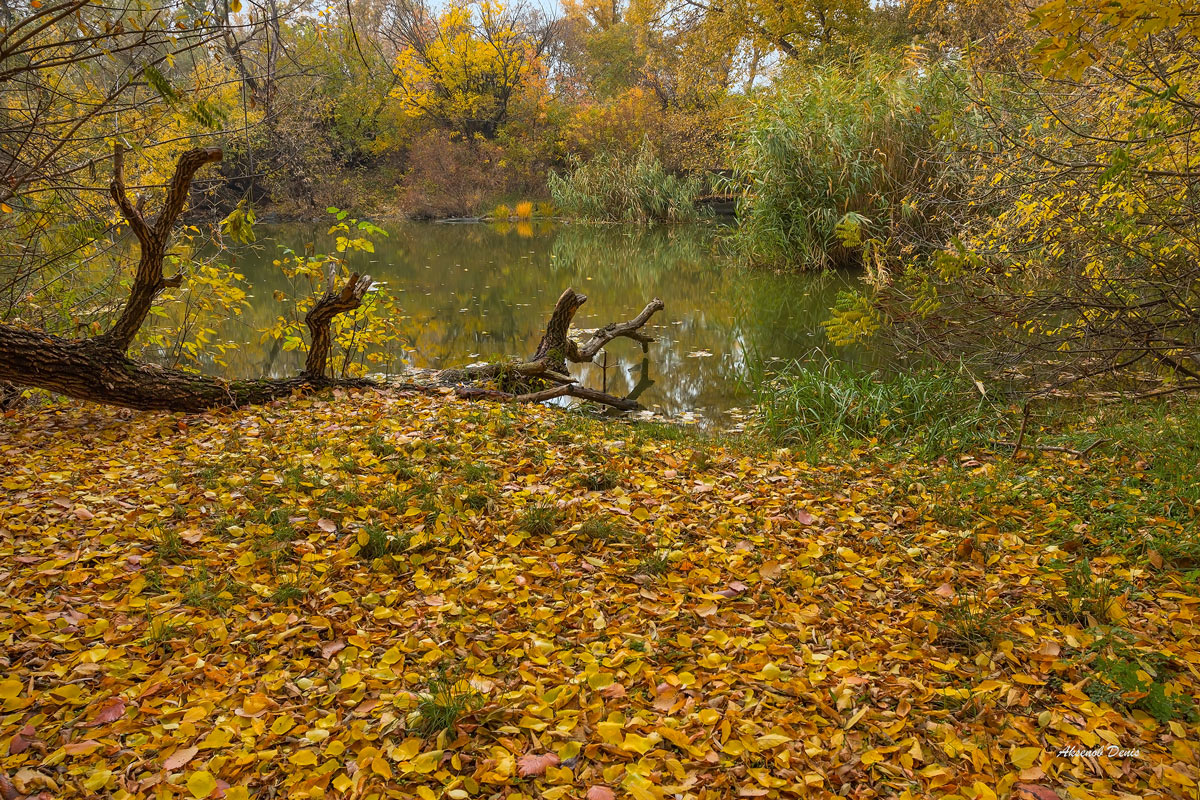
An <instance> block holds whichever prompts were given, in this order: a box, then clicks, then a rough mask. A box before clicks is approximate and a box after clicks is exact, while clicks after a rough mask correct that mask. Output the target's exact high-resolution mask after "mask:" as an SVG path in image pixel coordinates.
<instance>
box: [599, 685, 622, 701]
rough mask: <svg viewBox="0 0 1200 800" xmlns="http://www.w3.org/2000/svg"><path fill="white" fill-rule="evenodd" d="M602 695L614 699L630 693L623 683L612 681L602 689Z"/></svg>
mask: <svg viewBox="0 0 1200 800" xmlns="http://www.w3.org/2000/svg"><path fill="white" fill-rule="evenodd" d="M600 696H601V697H607V698H608V699H609V700H613V699H615V698H618V697H628V696H629V693H628V692H626V691H625V687H624V686H622V685H621V684H619V683H610V684H609V685H608V686H605V687H604V688H603V689H601V690H600Z"/></svg>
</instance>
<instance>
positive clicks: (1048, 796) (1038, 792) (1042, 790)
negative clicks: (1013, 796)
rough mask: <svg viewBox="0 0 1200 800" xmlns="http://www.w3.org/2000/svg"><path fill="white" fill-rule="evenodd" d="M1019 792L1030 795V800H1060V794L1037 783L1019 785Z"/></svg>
mask: <svg viewBox="0 0 1200 800" xmlns="http://www.w3.org/2000/svg"><path fill="white" fill-rule="evenodd" d="M1017 791H1018V792H1024V793H1025V794H1027V795H1029V800H1059V797H1058V793H1057V792H1055V791H1054V790H1053V789H1051V788H1049V787H1046V786H1038V785H1037V784H1035V783H1018V784H1017Z"/></svg>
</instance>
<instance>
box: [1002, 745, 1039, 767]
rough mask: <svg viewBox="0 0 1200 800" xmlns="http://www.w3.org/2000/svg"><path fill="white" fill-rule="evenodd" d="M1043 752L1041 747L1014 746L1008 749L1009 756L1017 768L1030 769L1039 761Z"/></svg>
mask: <svg viewBox="0 0 1200 800" xmlns="http://www.w3.org/2000/svg"><path fill="white" fill-rule="evenodd" d="M1041 754H1042V748H1040V747H1014V748H1013V749H1012V750H1009V751H1008V758H1009V760H1010V761H1012V764H1013V766H1014V767H1016V768H1017V769H1029V768H1030V767H1032V766H1033V765H1034V764H1036V763H1037V760H1038V756H1040V755H1041Z"/></svg>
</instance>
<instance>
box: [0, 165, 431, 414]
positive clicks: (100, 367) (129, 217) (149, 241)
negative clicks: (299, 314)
mask: <svg viewBox="0 0 1200 800" xmlns="http://www.w3.org/2000/svg"><path fill="white" fill-rule="evenodd" d="M220 159H221V151H220V150H219V149H217V148H203V149H197V150H190V151H188V152H187V153H184V154H183V155H182V156H181V157H180V158H179V161H178V163H177V164H176V167H175V174H174V175H173V176H172V178H171V182H170V184H169V185H168V188H167V194H166V197H165V199H164V201H163V206H162V209H161V210H160V211H159V214H158V216H157V217H156V218H155V219H154V221H153V222H147V221H146V218H145V217H144V216H143V215H142V212H141V211H140V210H139V209H138V208H137V207H136V206H135V205H134V204H133V203H132V202H131V201H130V200H129V197H128V195H127V194H126V191H125V175H124V149H123V148H122V146H121V145H120V144H118V145H117V146H116V147H115V149H114V151H113V180H112V183H111V185H110V187H109V188H110V191H111V194H112V197H113V201H114V202H115V203H116V204H117V207H118V208H119V209H120V210H121V213H122V215H123V216H124V217H125V220H126V221H127V222H128V223H129V227H130V229H131V230H132V231H133V234H134V236H136V237H137V240H138V244H139V246H140V254H139V257H138V265H137V271H136V273H135V274H134V279H133V285H132V286H131V287H130V290H129V297H128V298H127V299H126V302H125V306H124V308H123V310H122V312H121V315H120V316H119V317H118V318H117V321H116V322H115V323H114V324H113V326H112V327H111V328H109V329H108V330H107V331H105V332H104V333H102V334H100V335H99V336H96V337H94V338H90V339H67V338H63V337H60V336H53V335H50V334H47V333H44V332H40V331H34V330H30V329H27V328H21V327H19V326H15V325H0V382H4V381H7V382H11V383H13V384H16V385H19V386H29V387H35V388H39V389H48V390H50V391H54V392H59V393H61V394H65V395H67V396H68V397H74V398H76V399H79V400H91V401H94V402H97V403H105V404H107V405H116V406H124V407H126V408H135V409H140V410H166V411H203V410H205V409H212V408H228V407H234V408H236V407H238V406H243V405H250V404H255V403H262V402H266V401H268V400H273V399H275V398H277V397H283V396H286V395H288V394H291V393H292V392H294V391H296V390H299V389H304V388H320V387H324V386H331V385H336V386H366V385H375V384H373V383H371V382H369V381H354V380H350V381H332V380H329V379H328V378H326V377H325V364H326V361H327V359H328V356H329V349H330V345H331V336H330V332H329V328H330V325H331V324H332V322H333V319H334V317H336V316H337V315H338V314H341V313H344V312H346V311H351V310H353V309H356V308H358V307H359V305H360V304H361V303H362V299H363V297H364V295H365V294H366V292H367V290H368V289H369V288H370V287H371V278H370V276H367V275H364V276H361V277H360V276H359V275H358V274H357V273H355V274H354V275H352V276H351V277H350V280H349V281H347V283H346V285H345V286H344V287H343V288H342V289H341V290H340V291H339V290H338V289H337V288H336V286H335V273H334V272H333V271H332V270H331V271H330V273H329V277H328V281H327V285H326V290H325V295H324V296H323V297H322V298H321V299H320V300H319V301H317V304H316V305H315V306H314V307H313V309H312V310H311V311H310V312H309V313H308V315H307V317H306V318H305V322H306V323H307V324H308V328H309V331H310V333H311V334H312V345H311V346H310V348H309V354H308V361H307V364H306V368H305V370H304V372H303V373H301V374H300V375H299V376H297V377H295V378H285V379H282V380H270V379H262V380H234V381H228V380H222V379H220V378H214V377H209V376H205V375H196V374H192V373H188V372H183V371H181V370H176V369H169V368H166V367H160V366H157V365H155V364H146V363H143V362H140V361H137V360H135V359H132V358H130V357H129V356H128V354H127V351H128V349H129V346H130V345H131V344H132V343H133V340H134V338H135V337H136V336H137V333H138V330H139V329H140V328H141V326H142V324H143V323H144V322H145V320H146V316H147V314H148V313H149V312H150V308H151V306H153V304H154V300H155V298H156V297H157V296H158V294H159V293H160V292H162V290H163V289H165V288H167V287H168V286H176V285H178V284H179V278H178V277H170V278H168V277H164V276H163V258H164V257H165V255H166V250H167V244H168V241H169V239H170V236H171V230H172V228H173V227H174V225H175V222H176V220H177V219H178V218H179V215H180V214H181V213H182V212H183V208H184V204H185V203H186V202H187V195H188V191H189V189H190V187H191V182H192V177H193V176H194V175H195V174H196V171H197V170H198V169H200V167H202V166H204V165H205V164H210V163H212V162H214V161H219V160H220ZM403 388H416V387H411V386H405V387H403Z"/></svg>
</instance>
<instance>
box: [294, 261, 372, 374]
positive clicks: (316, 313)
mask: <svg viewBox="0 0 1200 800" xmlns="http://www.w3.org/2000/svg"><path fill="white" fill-rule="evenodd" d="M370 288H371V276H370V275H361V276H360V275H359V274H358V273H357V272H355V273H353V274H352V275H351V276H350V279H349V280H348V281H346V285H345V286H343V287H342V289H341V291H338V289H337V267H336V266H335V265H334V264H330V265H329V269H328V271H327V272H326V274H325V294H324V295H323V296H322V297H321V299H320V300H318V301H317V304H316V305H315V306H313V307H312V309H311V310H310V311H309V312H308V313H307V314H305V315H304V324H305V325H307V326H308V332H309V334H310V335H311V339H312V343H311V344H310V345H309V348H308V359H307V360H306V361H305V363H304V373H303V374H304V375H306V376H308V377H309V378H315V379H322V378H324V377H325V365H326V362H327V361H328V359H329V349H330V347H331V346H332V344H333V340H332V335H331V334H330V331H329V327H330V324H331V323H332V322H333V318H334V317H336V316H337V315H338V314H343V313H345V312H347V311H353V310H354V309H356V308H358V307H359V306H361V305H362V301H363V298H364V297H366V294H367V291H368V290H369V289H370Z"/></svg>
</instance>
